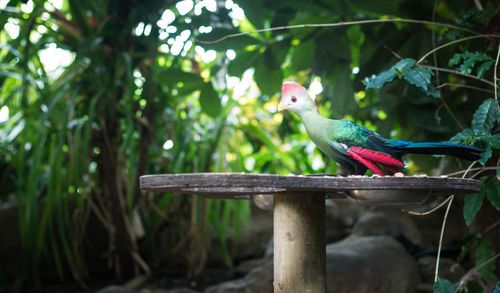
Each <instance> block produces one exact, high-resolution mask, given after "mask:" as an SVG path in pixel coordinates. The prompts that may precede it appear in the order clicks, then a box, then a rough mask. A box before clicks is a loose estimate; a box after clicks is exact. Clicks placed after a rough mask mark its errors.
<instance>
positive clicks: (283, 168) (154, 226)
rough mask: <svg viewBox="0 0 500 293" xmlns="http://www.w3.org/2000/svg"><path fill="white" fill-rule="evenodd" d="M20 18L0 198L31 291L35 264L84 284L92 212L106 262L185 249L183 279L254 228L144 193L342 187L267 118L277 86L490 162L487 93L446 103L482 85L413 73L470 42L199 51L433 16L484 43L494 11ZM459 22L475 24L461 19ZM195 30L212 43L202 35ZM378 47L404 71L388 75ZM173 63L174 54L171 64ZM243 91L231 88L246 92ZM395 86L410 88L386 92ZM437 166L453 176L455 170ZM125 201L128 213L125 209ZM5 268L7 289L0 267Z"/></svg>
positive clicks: (306, 146)
mask: <svg viewBox="0 0 500 293" xmlns="http://www.w3.org/2000/svg"><path fill="white" fill-rule="evenodd" d="M21 2H23V1H9V2H8V5H9V10H8V11H6V13H3V14H0V22H1V23H2V24H5V23H6V22H7V21H9V19H13V20H15V21H16V22H17V23H18V24H19V29H20V33H19V37H17V38H11V37H10V36H9V35H8V33H6V31H5V29H2V30H1V31H0V40H1V43H2V44H4V45H0V63H1V65H2V71H1V73H0V84H1V85H2V92H1V93H0V106H3V105H5V106H7V107H8V109H9V111H10V115H9V119H8V120H7V121H5V122H0V151H1V152H2V154H4V156H1V157H0V172H1V174H0V175H1V177H0V178H7V179H5V180H4V181H2V185H1V186H0V196H1V197H2V198H1V200H8V197H12V196H13V195H15V196H16V198H17V201H18V203H19V206H20V218H19V219H20V225H21V227H20V230H21V231H20V232H21V233H20V234H21V236H22V238H23V245H24V249H25V254H23V262H24V263H23V265H24V267H26V268H29V269H27V270H26V272H25V274H26V275H25V276H22V278H24V280H26V283H29V282H30V280H33V279H36V275H37V274H38V272H37V269H38V268H39V267H40V263H41V262H48V263H50V264H53V267H54V268H55V269H56V270H57V271H58V272H59V274H60V275H61V278H68V273H67V270H66V268H68V267H69V268H70V271H71V275H72V277H73V278H75V279H77V280H79V281H80V282H81V283H85V282H87V281H88V280H89V279H91V276H89V272H88V271H87V265H86V263H85V260H86V259H88V255H87V251H86V250H85V249H84V248H82V246H81V243H83V242H84V241H85V239H87V238H86V237H88V235H85V233H86V224H87V217H86V215H88V214H89V213H90V214H99V215H101V216H102V219H101V220H100V221H101V223H102V226H103V227H105V229H108V227H109V231H110V235H112V237H110V243H109V244H110V247H115V248H119V249H116V250H115V251H113V252H112V253H111V254H108V253H103V255H104V254H106V255H109V259H107V260H105V261H111V262H110V263H113V264H116V263H119V261H115V260H121V259H126V257H127V255H126V253H123V254H122V255H118V254H117V251H125V252H127V251H134V252H139V256H140V257H142V258H143V260H144V262H145V263H147V264H151V263H152V264H157V263H158V262H159V261H160V260H159V259H158V256H159V255H160V253H159V252H160V251H161V250H164V249H165V248H164V247H159V245H158V242H157V235H158V234H160V233H167V234H168V235H170V236H172V242H175V243H176V244H179V243H183V244H186V245H182V247H181V248H179V249H183V250H182V252H183V253H182V254H183V255H188V257H187V259H188V264H187V265H188V266H189V267H190V268H189V272H190V273H191V274H192V275H194V274H196V272H199V270H200V269H201V268H202V267H203V265H204V259H203V255H204V254H206V253H207V251H206V249H207V246H206V244H207V243H208V242H209V239H210V236H212V235H213V236H215V237H216V238H217V240H218V242H219V244H220V248H221V250H220V254H221V257H222V258H223V260H224V261H225V263H226V264H228V265H231V264H232V259H231V258H232V257H233V256H234V255H235V249H236V246H235V245H236V244H237V237H238V234H239V233H240V231H241V229H243V228H244V227H245V226H244V223H245V221H246V220H247V219H248V217H249V206H248V204H249V203H248V202H247V201H212V200H204V199H202V198H199V197H194V198H193V197H182V196H174V195H171V194H146V195H144V194H141V193H140V191H139V189H138V186H137V178H138V176H139V175H141V174H146V173H181V172H203V171H221V172H225V171H232V172H259V173H278V174H288V173H297V174H309V173H335V172H337V165H336V164H335V163H332V162H331V161H328V160H324V158H323V157H322V154H321V153H320V152H319V151H318V150H316V149H314V148H312V147H311V143H310V140H309V138H308V137H307V135H306V134H305V133H304V132H303V131H302V129H301V128H300V122H299V121H298V120H297V119H296V117H294V116H292V115H290V114H288V113H286V114H284V115H283V114H276V115H273V114H271V113H270V112H271V111H272V110H273V109H274V108H275V105H276V104H277V103H278V98H279V94H278V93H279V91H280V87H281V82H282V81H283V80H295V81H297V82H299V83H301V84H304V85H305V86H309V85H310V84H311V83H312V82H313V81H314V82H320V83H321V85H322V88H323V92H321V93H319V94H318V96H317V101H318V106H319V108H320V111H321V112H322V113H331V114H332V115H333V118H343V117H347V118H349V119H352V120H354V121H356V122H358V123H361V124H363V125H366V126H369V127H370V128H372V129H376V130H377V131H379V132H381V133H383V134H384V135H386V136H390V137H392V138H396V139H410V140H416V141H443V140H446V139H448V138H449V137H452V136H454V135H455V136H454V137H453V138H452V139H451V141H453V142H457V143H464V144H468V145H474V146H477V147H480V148H482V149H485V152H484V153H483V158H482V159H481V161H480V162H481V163H482V164H485V166H489V165H488V164H492V162H493V161H496V159H497V156H498V148H499V144H500V143H499V140H500V136H499V135H500V134H499V132H498V126H497V125H496V124H497V123H496V121H498V120H499V115H498V113H497V112H496V108H497V107H498V105H497V104H496V101H495V100H494V99H491V97H489V96H485V94H484V92H479V91H475V90H472V89H470V88H463V87H459V86H445V84H458V85H471V86H473V87H476V88H477V87H484V85H483V84H481V83H480V81H478V80H474V79H465V78H464V77H463V76H459V75H454V74H453V73H449V72H441V73H440V75H439V79H438V78H435V77H436V76H435V73H434V71H432V70H430V69H428V68H425V67H422V66H420V64H418V65H416V62H415V60H418V58H419V57H420V56H423V55H424V54H426V53H427V52H429V50H431V49H432V47H433V44H432V43H431V41H430V40H429V36H431V34H432V32H434V34H435V35H436V44H435V46H439V45H442V44H445V43H446V42H449V41H451V40H457V39H458V38H461V37H463V36H464V33H463V32H460V31H459V30H451V29H448V28H443V27H438V26H420V25H415V24H404V23H397V24H394V23H374V24H370V25H362V26H357V25H356V26H349V27H330V28H327V27H317V28H313V27H306V28H299V29H286V30H279V31H267V32H258V33H255V32H254V33H251V34H248V35H245V36H240V37H237V38H228V39H225V40H224V41H222V42H218V43H214V44H204V43H201V42H196V40H207V41H211V40H214V39H217V38H220V37H224V36H225V35H227V34H232V33H239V32H245V31H250V30H253V29H261V28H265V27H269V26H285V25H296V24H307V23H337V22H341V21H346V20H366V19H377V18H379V19H386V18H388V17H390V18H392V17H396V18H413V19H428V16H429V15H435V16H436V21H439V22H443V23H453V24H459V25H462V26H464V27H467V28H471V29H474V30H476V31H482V30H484V20H485V19H489V18H490V17H491V16H492V15H493V14H492V12H491V11H490V10H491V8H488V7H486V8H485V10H484V11H483V12H482V13H483V15H479V14H475V13H473V12H470V11H475V10H474V9H469V8H470V7H471V6H472V5H473V3H472V2H467V3H463V4H460V5H453V6H452V5H448V4H446V3H444V2H443V3H441V2H440V3H439V5H438V9H437V10H436V11H433V7H432V6H433V5H417V6H414V5H399V4H398V3H396V2H394V1H384V2H383V3H382V4H380V3H377V4H374V3H375V2H373V1H347V2H346V1H343V2H339V1H330V2H328V1H319V2H307V3H306V2H304V1H262V0H261V1H237V5H239V7H241V8H242V9H243V10H244V12H245V17H244V19H232V18H231V15H232V14H234V12H233V11H231V9H232V8H230V7H229V6H230V5H229V2H228V4H227V7H225V4H224V5H220V4H221V3H222V2H217V5H218V6H217V9H216V10H215V11H211V10H208V9H201V13H198V12H196V13H195V11H194V9H193V10H191V11H188V12H186V13H185V14H183V15H181V13H180V12H179V11H178V9H177V8H176V5H175V4H176V3H174V2H164V1H145V2H144V1H143V2H137V1H136V2H134V3H129V2H120V1H117V0H111V1H101V0H96V1H73V0H71V1H63V7H62V8H61V9H60V10H58V11H55V12H53V13H45V12H44V13H41V14H40V12H41V11H42V9H45V10H47V9H49V8H46V7H45V6H46V4H47V3H46V1H33V3H34V8H33V11H32V12H23V10H21V9H20V5H21ZM233 5H236V4H234V3H233ZM166 9H168V10H170V11H171V12H172V13H173V15H175V18H174V19H173V20H171V22H170V23H169V24H167V26H168V28H169V30H168V32H167V29H166V26H165V24H164V23H162V22H159V21H158V20H159V19H160V17H161V15H162V13H163V12H164V11H165V10H166ZM465 9H467V11H469V12H468V13H465V14H464V13H462V11H463V10H465ZM56 25H57V26H56ZM141 25H142V27H148V26H149V28H148V30H149V33H148V34H146V29H143V31H142V32H140V29H139V28H140V27H141ZM1 27H4V26H1ZM40 27H42V28H45V29H42V28H40ZM201 27H204V28H205V29H206V28H207V27H211V29H212V30H211V32H210V33H207V34H205V33H201V32H200V31H201V30H202V29H201ZM172 28H175V30H170V29H172ZM186 33H189V34H186ZM185 36H188V37H187V38H186V37H185ZM381 42H383V43H384V44H386V45H387V47H389V48H391V50H393V51H395V52H396V53H397V54H398V55H400V56H403V59H402V60H395V58H394V57H393V56H394V55H393V54H392V53H391V52H390V51H389V50H388V49H386V47H385V46H381ZM173 43H175V46H174V45H172V44H173ZM54 45H55V46H56V47H57V48H61V49H64V50H65V51H66V52H69V53H70V54H71V56H73V57H74V59H72V61H71V62H69V65H66V66H62V67H61V68H59V70H58V71H57V72H49V71H48V68H46V65H45V64H44V62H43V60H41V59H40V56H43V54H41V53H43V51H44V49H46V48H47V47H49V46H54ZM198 46H199V47H201V48H202V49H204V50H215V51H216V52H217V53H216V55H215V56H216V57H215V60H213V61H210V62H207V63H205V62H203V61H202V60H203V58H201V57H200V53H199V52H200V51H201V50H200V48H198ZM174 47H176V48H177V47H178V48H181V49H180V51H179V52H178V53H176V52H175V50H174ZM483 47H484V40H482V39H474V40H469V41H467V42H462V43H460V44H459V45H457V46H455V45H454V46H449V47H446V48H443V49H441V50H438V51H437V52H436V60H437V61H438V62H437V64H434V65H435V66H439V65H440V64H441V65H442V64H450V65H451V66H458V68H459V70H460V71H461V72H462V73H467V74H472V73H475V74H476V76H478V77H482V78H486V77H487V76H488V75H487V74H486V73H488V70H490V69H491V66H492V60H493V57H494V56H493V57H492V56H491V55H490V53H489V51H487V50H486V49H484V50H483V49H481V48H483ZM229 50H233V51H234V52H235V53H236V54H235V55H236V56H235V58H234V60H230V58H229V56H230V55H231V54H226V53H229ZM459 51H460V52H459ZM469 52H474V53H469ZM231 58H232V57H231ZM450 60H452V62H450ZM426 62H430V58H429V59H428V60H426ZM422 64H425V63H422ZM387 68H389V69H388V70H386V71H382V72H381V70H384V69H387ZM249 69H253V70H249ZM252 72H253V76H252ZM376 72H380V73H379V74H376V75H373V76H372V77H370V78H365V77H366V76H371V75H372V74H373V73H376ZM235 77H237V78H240V80H239V82H236V83H238V86H234V84H235V82H234V78H235ZM243 77H244V78H243ZM248 77H250V79H252V78H253V81H255V85H257V87H255V86H254V83H252V82H250V84H247V85H244V86H241V85H242V84H245V83H248V79H249V78H248ZM396 77H397V78H398V79H402V80H403V81H404V82H393V81H394V79H396ZM241 78H243V80H244V81H242V80H241ZM363 82H364V83H365V86H363ZM438 83H439V84H438ZM230 84H232V85H230ZM233 86H234V87H233ZM438 86H439V87H440V88H439V91H440V93H441V95H440V93H439V92H438V91H437V90H436V89H435V88H436V87H438ZM242 88H244V89H243V90H242ZM373 89H376V91H375V90H373ZM438 97H440V99H436V98H438ZM488 98H490V99H488ZM445 102H446V104H445ZM478 105H480V106H479V108H478ZM476 109H477V110H476ZM474 112H475V113H474ZM468 121H472V125H471V127H470V128H467V126H466V128H465V129H464V130H463V131H461V130H460V129H461V127H460V126H459V124H462V125H466V124H467V123H466V122H468ZM459 130H460V131H459ZM164 145H165V146H166V147H165V148H164ZM407 159H408V160H409V161H410V163H411V164H409V165H410V166H412V167H411V168H410V169H409V170H408V173H410V174H411V173H414V172H429V171H430V170H431V169H433V168H435V167H436V166H437V164H438V160H437V159H436V160H413V158H412V157H408V158H407ZM444 160H447V161H446V162H447V166H449V167H450V168H452V166H454V164H453V163H452V162H454V161H452V160H448V159H444ZM497 176H498V177H499V178H500V168H499V167H498V166H497ZM492 179H494V177H491V176H490V177H485V178H483V182H484V183H483V189H482V190H481V192H480V193H479V194H478V195H469V196H467V197H466V203H465V206H464V217H465V218H466V221H467V222H468V223H470V222H471V221H472V220H473V218H474V217H475V216H476V214H477V213H480V212H482V211H481V210H480V208H481V204H482V201H483V200H484V198H485V197H486V198H488V200H489V201H490V202H491V203H492V205H493V206H494V207H495V208H497V209H498V206H499V205H498V204H499V199H498V182H497V181H494V180H492ZM3 183H5V184H3ZM4 191H5V192H4ZM119 202H122V203H125V204H124V205H123V210H120V209H118V207H122V205H120V204H117V203H119ZM40 203H43V204H40ZM137 214H138V215H140V216H139V217H138V218H139V219H140V220H139V222H140V224H139V225H142V226H143V227H144V230H145V231H146V235H144V239H145V241H144V242H145V243H146V244H145V247H142V246H140V245H137V244H140V243H143V242H142V241H141V236H140V235H139V234H138V235H135V232H134V233H131V232H130V231H128V230H127V229H126V227H130V221H132V219H133V220H134V221H135V220H136V218H133V217H134V216H133V215H137ZM112 215H113V216H112ZM116 215H123V217H118V216H116ZM111 231H113V233H111ZM127 233H131V235H129V234H127ZM474 239H475V241H476V242H478V241H479V239H480V237H476V236H474ZM473 243H475V242H473ZM471 247H474V245H471ZM478 247H480V248H481V250H480V253H479V258H476V259H479V260H484V259H486V258H487V257H488V255H490V254H491V253H490V252H488V246H487V244H482V246H478ZM188 248H189V249H188ZM178 251H179V250H178ZM178 251H176V253H177V252H178ZM112 260H113V261H112ZM105 261H103V262H105ZM122 263H123V264H125V263H126V262H125V261H124V262H122ZM479 263H484V261H483V262H478V264H479ZM103 266H104V265H103ZM0 267H2V269H3V271H4V273H5V271H6V270H5V266H2V265H0ZM129 268H131V267H125V266H124V267H123V268H121V269H122V271H125V270H127V269H129ZM485 268H486V267H485ZM115 269H116V270H117V271H120V268H115ZM488 270H489V268H488ZM488 270H486V273H484V274H485V276H486V277H489V276H488V273H487V272H488ZM448 283H449V282H448ZM448 283H447V281H446V280H440V281H438V282H437V283H436V284H435V288H441V289H442V290H445V289H446V288H448V289H449V288H450V286H448V285H450V284H448ZM436 286H437V287H436ZM451 288H453V287H451ZM443 292H448V291H443Z"/></svg>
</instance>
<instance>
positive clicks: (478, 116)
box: [472, 99, 498, 135]
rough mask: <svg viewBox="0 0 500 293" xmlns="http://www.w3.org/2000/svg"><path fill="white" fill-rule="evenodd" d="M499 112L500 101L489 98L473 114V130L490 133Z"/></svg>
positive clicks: (482, 133)
mask: <svg viewBox="0 0 500 293" xmlns="http://www.w3.org/2000/svg"><path fill="white" fill-rule="evenodd" d="M497 113H498V102H497V100H495V99H487V100H486V101H484V102H483V103H482V104H481V105H480V106H479V108H478V109H477V110H476V112H474V115H473V116H472V130H473V131H474V133H476V134H479V135H484V134H489V133H490V132H491V129H492V128H493V124H494V123H495V119H496V116H497Z"/></svg>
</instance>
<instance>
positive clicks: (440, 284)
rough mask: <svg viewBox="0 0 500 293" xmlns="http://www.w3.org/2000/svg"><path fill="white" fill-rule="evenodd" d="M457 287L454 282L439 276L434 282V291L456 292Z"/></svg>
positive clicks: (442, 292)
mask: <svg viewBox="0 0 500 293" xmlns="http://www.w3.org/2000/svg"><path fill="white" fill-rule="evenodd" d="M455 292H456V288H455V286H453V284H452V283H451V282H450V281H448V280H446V279H441V278H438V279H437V281H436V282H435V283H434V293H455Z"/></svg>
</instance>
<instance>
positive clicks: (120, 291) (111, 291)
mask: <svg viewBox="0 0 500 293" xmlns="http://www.w3.org/2000/svg"><path fill="white" fill-rule="evenodd" d="M96 293H139V291H136V290H132V289H127V288H124V287H120V286H117V285H109V286H106V287H104V288H101V289H99V290H98V291H96Z"/></svg>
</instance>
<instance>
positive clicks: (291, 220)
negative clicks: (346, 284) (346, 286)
mask: <svg viewBox="0 0 500 293" xmlns="http://www.w3.org/2000/svg"><path fill="white" fill-rule="evenodd" d="M274 292H275V293H293V292H297V293H299V292H300V293H303V292H311V293H313V292H314V293H324V292H326V243H325V196H324V194H321V193H281V194H276V195H274Z"/></svg>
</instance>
